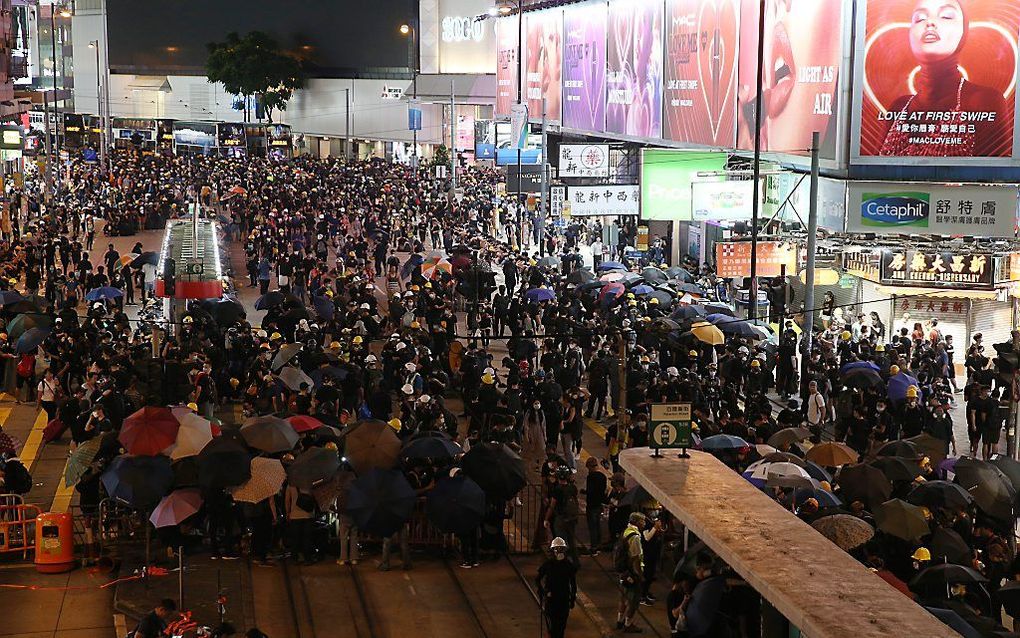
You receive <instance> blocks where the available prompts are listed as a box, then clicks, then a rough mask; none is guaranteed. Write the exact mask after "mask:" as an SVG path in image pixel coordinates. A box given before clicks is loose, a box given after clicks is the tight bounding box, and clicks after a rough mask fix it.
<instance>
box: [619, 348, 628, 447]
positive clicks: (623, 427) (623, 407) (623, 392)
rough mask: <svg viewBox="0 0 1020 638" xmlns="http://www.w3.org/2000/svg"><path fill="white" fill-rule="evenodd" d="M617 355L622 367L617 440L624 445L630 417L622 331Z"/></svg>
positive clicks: (620, 370)
mask: <svg viewBox="0 0 1020 638" xmlns="http://www.w3.org/2000/svg"><path fill="white" fill-rule="evenodd" d="M616 338H617V342H616V348H617V354H616V356H617V357H618V358H619V360H620V367H619V369H618V370H617V371H616V372H617V384H618V385H619V386H620V387H619V394H617V401H616V440H617V441H619V442H620V443H621V447H622V444H623V443H624V442H626V441H627V431H628V428H629V427H630V415H628V414H627V335H626V332H625V331H624V330H621V331H620V332H619V334H618V335H617V337H616Z"/></svg>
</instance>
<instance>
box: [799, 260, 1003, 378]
mask: <svg viewBox="0 0 1020 638" xmlns="http://www.w3.org/2000/svg"><path fill="white" fill-rule="evenodd" d="M840 265H841V271H842V273H843V276H844V277H852V278H854V279H857V280H858V281H859V283H860V285H859V288H858V300H857V306H855V307H854V311H855V312H853V313H846V312H844V319H845V320H846V321H851V320H852V319H853V316H854V315H855V314H856V312H861V313H863V314H865V315H870V313H872V312H875V313H877V314H878V316H879V318H880V320H881V321H882V323H883V324H884V325H885V327H886V338H887V339H889V338H891V336H892V335H894V334H898V333H899V331H900V329H902V328H906V329H907V331H908V332H910V331H912V330H913V329H914V326H915V324H918V323H919V324H921V326H922V328H924V329H926V330H927V328H928V327H929V326H930V325H931V321H932V320H933V319H938V322H939V323H938V325H939V330H940V331H941V332H942V334H943V335H952V336H953V341H954V342H955V344H956V348H957V353H958V355H959V356H958V357H957V360H956V361H955V363H956V364H957V366H958V367H959V366H960V365H961V364H962V362H963V353H964V351H965V350H966V348H967V347H968V346H969V345H970V343H971V342H972V340H973V336H974V335H975V334H978V333H980V334H982V335H983V338H984V339H983V340H984V343H986V344H992V343H998V342H1001V341H1006V340H1008V339H1009V333H1010V331H1011V330H1012V329H1013V326H1014V325H1015V321H1014V303H1013V301H1011V298H1010V296H1009V295H1010V293H1011V287H1010V283H1009V277H1010V276H1009V257H1008V256H1007V255H1001V254H996V253H994V252H992V251H990V250H989V251H983V250H981V249H980V248H974V249H973V250H960V249H953V250H950V249H945V248H939V247H933V248H884V249H883V248H870V247H863V246H857V247H854V246H849V247H846V248H845V249H844V251H843V252H842V254H841V264H840ZM816 298H817V295H816ZM819 305H821V304H819Z"/></svg>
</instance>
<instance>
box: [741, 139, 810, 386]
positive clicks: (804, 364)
mask: <svg viewBox="0 0 1020 638" xmlns="http://www.w3.org/2000/svg"><path fill="white" fill-rule="evenodd" d="M818 144H819V135H818V131H815V132H814V133H812V134H811V184H810V191H809V192H810V195H809V196H808V197H809V200H808V227H807V273H806V276H805V279H806V282H805V283H806V286H805V287H804V291H805V292H804V330H803V334H804V344H803V345H804V352H803V354H802V355H801V360H800V361H801V362H800V378H801V380H803V379H805V378H806V376H807V371H808V363H809V362H810V361H811V338H812V332H813V330H814V325H815V251H816V249H817V245H818V153H819V151H818ZM752 267H753V266H752ZM780 321H782V317H780ZM782 332H783V326H782V325H780V326H779V333H780V334H782ZM801 387H806V385H805V384H803V383H801Z"/></svg>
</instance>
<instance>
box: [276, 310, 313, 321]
mask: <svg viewBox="0 0 1020 638" xmlns="http://www.w3.org/2000/svg"><path fill="white" fill-rule="evenodd" d="M281 318H282V319H290V320H291V321H301V320H302V319H311V318H312V315H310V314H309V313H308V309H307V308H305V307H304V306H291V307H290V308H288V309H287V312H285V313H283V316H282V317H281Z"/></svg>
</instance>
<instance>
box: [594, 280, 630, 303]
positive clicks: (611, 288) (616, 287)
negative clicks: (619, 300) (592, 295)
mask: <svg viewBox="0 0 1020 638" xmlns="http://www.w3.org/2000/svg"><path fill="white" fill-rule="evenodd" d="M626 290H627V287H626V286H624V285H623V284H618V283H610V284H606V285H605V286H603V287H602V292H600V293H599V302H600V303H605V301H606V298H607V297H611V298H613V299H615V298H616V297H619V296H620V295H622V294H623V293H624V292H625V291H626Z"/></svg>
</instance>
